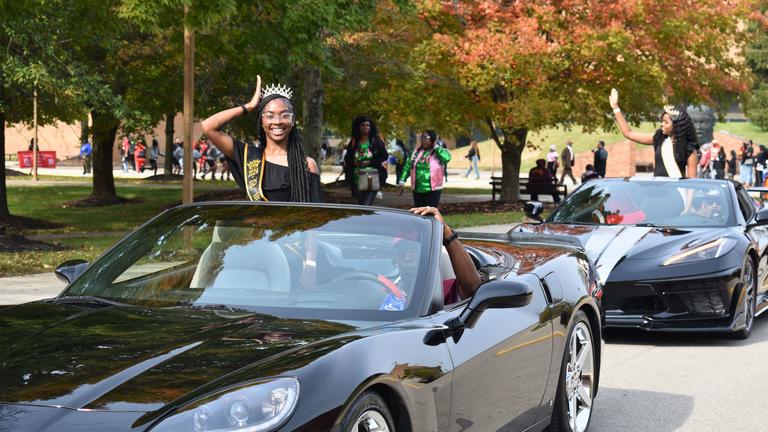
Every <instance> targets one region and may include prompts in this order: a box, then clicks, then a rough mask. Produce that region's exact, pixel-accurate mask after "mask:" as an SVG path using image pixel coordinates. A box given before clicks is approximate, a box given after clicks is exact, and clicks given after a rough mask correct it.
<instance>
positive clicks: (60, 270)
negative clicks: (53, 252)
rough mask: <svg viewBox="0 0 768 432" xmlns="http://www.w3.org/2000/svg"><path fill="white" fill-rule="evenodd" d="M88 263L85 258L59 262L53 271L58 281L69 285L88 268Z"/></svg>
mask: <svg viewBox="0 0 768 432" xmlns="http://www.w3.org/2000/svg"><path fill="white" fill-rule="evenodd" d="M88 265H89V264H88V261H86V260H82V259H74V260H69V261H64V262H63V263H61V264H59V265H58V267H56V270H54V271H53V272H54V273H56V277H58V278H59V280H60V281H62V282H64V283H66V284H67V285H69V284H71V283H72V281H73V280H75V279H77V277H78V276H80V275H81V274H82V273H83V272H84V271H85V269H87V268H88Z"/></svg>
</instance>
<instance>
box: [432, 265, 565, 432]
mask: <svg viewBox="0 0 768 432" xmlns="http://www.w3.org/2000/svg"><path fill="white" fill-rule="evenodd" d="M510 277H517V276H515V275H512V276H510ZM524 279H525V280H526V281H527V282H528V283H531V284H532V285H533V286H534V296H533V299H532V301H531V303H530V304H528V305H527V306H524V307H520V308H513V309H488V310H486V311H485V312H483V314H482V315H481V316H480V319H479V320H478V322H477V323H476V324H475V327H474V328H471V329H465V330H464V332H463V333H462V334H461V336H460V337H459V338H458V339H457V340H454V339H453V338H448V341H447V344H448V348H449V350H450V353H451V358H452V361H453V363H454V375H453V383H452V386H451V389H452V390H451V392H452V397H451V399H452V402H451V427H450V429H449V430H451V431H456V432H458V431H495V430H523V429H525V428H527V427H529V426H531V425H532V424H533V423H534V421H535V420H536V417H537V411H538V409H539V407H540V404H541V399H542V395H543V393H544V389H545V387H546V384H547V375H548V372H549V370H550V361H551V353H552V327H551V322H550V321H549V313H548V305H547V302H546V299H545V297H544V294H543V288H542V286H541V284H540V282H539V279H538V278H537V277H536V276H534V275H526V276H525V277H524ZM462 310H463V306H462V307H457V308H455V309H452V310H450V311H449V312H447V313H445V314H443V315H444V318H445V319H446V320H447V319H450V318H453V317H455V316H458V315H459V313H460V312H461V311H462ZM441 319H442V318H441Z"/></svg>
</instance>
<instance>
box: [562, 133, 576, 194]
mask: <svg viewBox="0 0 768 432" xmlns="http://www.w3.org/2000/svg"><path fill="white" fill-rule="evenodd" d="M560 160H562V161H563V173H562V174H561V175H560V184H563V181H565V176H568V177H570V178H571V181H572V182H573V184H576V177H574V176H573V165H574V164H576V153H574V152H573V142H571V141H567V142H566V143H565V148H564V149H563V152H562V153H561V154H560Z"/></svg>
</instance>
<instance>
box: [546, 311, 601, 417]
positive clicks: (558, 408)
mask: <svg viewBox="0 0 768 432" xmlns="http://www.w3.org/2000/svg"><path fill="white" fill-rule="evenodd" d="M585 326H586V331H587V332H588V333H589V340H590V341H591V345H590V347H591V352H592V362H593V367H592V388H591V391H590V393H591V394H590V410H589V412H588V415H587V421H586V426H585V427H584V428H583V429H579V430H580V431H586V430H587V429H588V428H589V422H590V421H591V419H592V411H594V410H593V409H591V407H592V402H593V401H594V396H595V395H594V383H596V382H597V374H598V373H599V371H598V370H597V369H596V364H595V363H596V362H595V360H596V357H595V342H594V340H593V339H592V334H593V332H592V326H590V324H589V319H588V318H587V315H586V314H585V313H584V312H583V311H578V312H576V315H575V316H574V319H573V323H572V324H571V328H570V329H569V330H568V336H567V337H566V338H565V348H564V350H563V359H562V361H561V364H560V374H559V375H558V381H557V393H556V394H555V402H554V407H553V409H552V421H551V423H550V425H549V430H550V431H551V432H575V431H574V430H573V429H572V428H571V425H570V423H569V417H568V398H567V393H566V385H567V383H566V378H565V376H566V368H567V365H568V361H569V357H570V348H569V346H570V343H571V338H572V337H573V334H574V332H575V331H576V329H577V328H580V329H582V330H584V328H585ZM597 343H599V341H598V342H597Z"/></svg>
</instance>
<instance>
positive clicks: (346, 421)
mask: <svg viewBox="0 0 768 432" xmlns="http://www.w3.org/2000/svg"><path fill="white" fill-rule="evenodd" d="M394 425H395V422H394V421H393V420H392V414H390V413H389V408H387V404H386V402H384V399H382V398H381V396H379V395H378V394H377V393H375V392H371V391H369V392H365V393H363V394H362V395H360V397H358V398H357V399H355V401H354V402H353V403H352V405H350V407H349V409H348V410H347V413H346V414H345V415H344V417H343V418H342V419H341V426H340V427H339V429H338V430H339V431H342V432H394V430H395V427H394Z"/></svg>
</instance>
